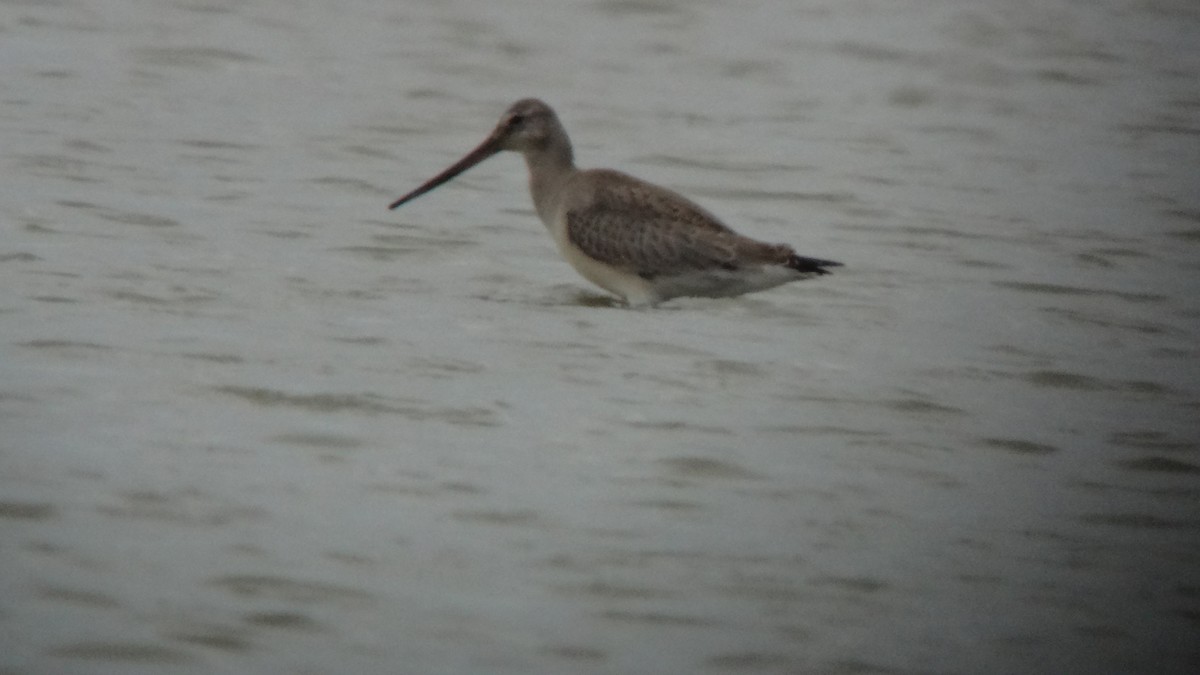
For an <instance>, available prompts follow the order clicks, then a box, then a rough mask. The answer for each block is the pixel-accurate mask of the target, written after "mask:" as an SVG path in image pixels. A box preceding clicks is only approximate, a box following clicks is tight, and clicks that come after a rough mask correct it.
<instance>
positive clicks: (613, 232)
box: [390, 99, 840, 305]
mask: <svg viewBox="0 0 1200 675" xmlns="http://www.w3.org/2000/svg"><path fill="white" fill-rule="evenodd" d="M501 150H514V151H517V152H520V153H521V154H522V155H523V156H524V157H525V161H526V164H527V165H528V166H529V176H530V180H529V183H530V191H531V193H532V195H533V201H534V206H535V207H536V209H537V212H538V216H539V217H540V218H541V220H542V222H543V223H544V224H545V225H546V228H547V229H548V230H550V233H551V235H552V236H553V237H554V240H555V242H556V243H557V244H558V247H559V250H560V251H561V252H562V254H563V257H565V258H566V259H567V261H568V262H570V263H571V265H572V266H574V267H575V269H576V270H577V271H578V272H579V273H580V274H582V275H583V276H584V277H585V278H587V279H588V280H590V281H592V282H593V283H595V284H597V285H598V286H600V287H602V288H604V289H606V290H608V291H610V292H612V293H615V294H616V295H619V296H621V297H622V298H623V299H624V300H625V301H626V302H628V303H629V304H633V305H646V304H655V303H658V302H661V301H663V300H667V299H669V298H673V297H678V296H688V295H692V296H709V297H722V296H731V295H740V294H742V293H748V292H752V291H758V290H764V289H767V288H772V287H774V286H778V285H780V284H783V283H787V282H789V281H795V280H798V279H804V278H808V277H812V276H816V275H820V274H827V273H828V270H827V269H826V268H828V267H834V266H837V265H840V263H836V262H833V261H830V260H820V259H816V258H806V257H803V256H799V255H797V254H796V252H795V251H793V250H792V248H791V247H790V246H787V245H785V244H767V243H764V242H760V241H757V240H754V239H750V238H749V237H745V236H742V235H740V234H738V233H736V232H734V231H733V230H732V229H730V228H729V227H727V226H726V225H725V224H724V223H722V222H721V221H719V220H717V218H716V217H715V216H713V215H712V214H711V213H709V212H708V211H706V210H705V209H703V208H701V207H700V206H698V205H697V204H695V203H694V202H692V201H691V200H689V199H687V198H686V197H684V196H682V195H680V194H678V193H676V192H673V191H671V190H668V189H666V188H662V187H658V186H657V185H652V184H650V183H646V182H644V181H641V180H639V179H637V178H634V177H633V176H629V175H627V174H624V173H621V172H618V171H611V170H607V169H592V170H587V171H581V170H579V169H577V168H575V164H574V157H573V153H572V150H571V141H570V139H569V138H568V137H567V133H566V130H565V129H563V127H562V124H561V123H560V122H559V121H558V117H557V116H556V115H555V114H554V111H553V110H551V108H550V107H549V106H547V105H546V104H545V103H542V102H541V101H539V100H537V99H523V100H521V101H517V102H516V103H514V104H513V105H512V106H511V107H510V108H509V109H508V111H507V112H505V114H504V116H503V117H502V118H501V119H500V123H499V125H497V127H496V129H495V130H494V131H493V132H492V133H491V135H490V136H488V138H487V139H486V140H485V141H484V142H483V143H482V144H481V145H480V146H479V147H477V148H476V149H475V150H473V151H471V152H470V153H468V154H467V155H466V156H465V157H463V158H462V159H461V160H459V161H458V162H456V163H455V164H453V165H451V166H450V167H449V168H447V169H446V170H444V171H442V172H441V173H440V174H438V175H437V176H434V177H433V178H431V179H429V180H428V181H426V182H425V183H424V184H423V185H421V186H420V187H418V188H417V189H416V190H413V191H412V192H410V193H409V194H407V195H405V196H404V197H401V198H400V199H397V200H396V201H395V202H393V203H392V205H391V207H390V208H393V209H394V208H396V207H397V206H400V205H401V204H403V203H405V202H407V201H409V200H411V199H413V198H415V197H417V196H419V195H422V194H424V193H426V192H428V191H430V190H432V189H434V188H435V187H437V186H438V185H441V184H442V183H445V182H446V181H448V180H450V179H451V178H453V177H454V176H457V175H458V174H460V173H462V172H463V171H466V170H467V169H469V168H470V167H472V166H474V165H475V164H478V163H479V162H481V161H483V160H484V159H487V158H488V157H490V156H492V155H493V154H495V153H497V152H499V151H501Z"/></svg>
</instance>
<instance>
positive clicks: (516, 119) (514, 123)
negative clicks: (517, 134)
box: [508, 115, 525, 127]
mask: <svg viewBox="0 0 1200 675" xmlns="http://www.w3.org/2000/svg"><path fill="white" fill-rule="evenodd" d="M522 124H525V116H524V115H513V116H512V117H510V118H508V126H510V127H519V126H521V125H522Z"/></svg>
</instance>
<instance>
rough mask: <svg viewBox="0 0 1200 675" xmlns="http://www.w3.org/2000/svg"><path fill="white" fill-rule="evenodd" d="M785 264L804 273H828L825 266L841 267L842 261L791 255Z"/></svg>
mask: <svg viewBox="0 0 1200 675" xmlns="http://www.w3.org/2000/svg"><path fill="white" fill-rule="evenodd" d="M787 266H788V267H790V268H792V269H794V270H796V271H797V272H804V273H806V274H829V270H827V269H825V268H826V267H841V266H842V263H840V262H834V261H833V260H821V259H819V258H805V257H804V256H802V255H794V254H793V255H792V256H791V257H790V258H788V261H787Z"/></svg>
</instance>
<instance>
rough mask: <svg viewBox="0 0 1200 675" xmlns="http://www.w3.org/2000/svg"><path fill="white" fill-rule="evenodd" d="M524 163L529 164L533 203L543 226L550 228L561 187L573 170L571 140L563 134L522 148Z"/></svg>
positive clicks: (573, 159)
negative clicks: (529, 148)
mask: <svg viewBox="0 0 1200 675" xmlns="http://www.w3.org/2000/svg"><path fill="white" fill-rule="evenodd" d="M525 164H526V165H527V166H528V167H529V192H530V194H531V195H532V196H533V206H534V208H536V209H537V213H538V217H539V218H541V220H542V222H543V223H544V224H545V225H546V227H547V228H551V229H553V226H554V217H555V215H556V214H557V212H558V204H559V201H560V196H561V193H562V188H563V186H564V185H565V184H566V182H567V181H568V180H570V179H571V176H573V175H575V172H576V171H577V169H576V168H575V158H574V155H573V153H572V152H571V142H570V141H569V140H567V138H566V136H565V135H564V136H563V137H562V138H559V139H555V140H554V142H551V143H548V144H547V145H546V146H545V147H543V148H538V149H536V150H533V151H530V152H526V153H525Z"/></svg>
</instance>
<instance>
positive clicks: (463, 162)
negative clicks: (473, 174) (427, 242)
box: [388, 132, 501, 209]
mask: <svg viewBox="0 0 1200 675" xmlns="http://www.w3.org/2000/svg"><path fill="white" fill-rule="evenodd" d="M500 139H501V136H500V134H499V133H497V132H493V133H492V135H491V136H488V137H487V140H485V141H484V142H483V143H480V144H479V147H477V148H475V149H474V150H472V151H471V152H468V153H467V155H466V156H465V157H463V158H462V159H460V160H458V161H457V162H455V163H454V164H452V165H450V166H449V167H447V168H446V170H445V171H443V172H441V173H439V174H438V175H436V176H434V177H433V178H430V179H429V180H427V181H425V183H424V184H423V185H422V186H421V187H419V188H417V189H416V190H413V191H412V192H410V193H408V194H406V195H404V196H403V197H401V198H399V199H397V200H396V201H394V202H392V203H391V205H390V206H388V208H389V209H394V208H396V207H397V206H400V205H401V204H404V203H405V202H408V201H411V200H413V199H416V198H417V197H420V196H421V195H423V194H425V193H426V192H429V191H430V190H432V189H434V188H435V187H437V186H439V185H441V184H442V183H445V182H446V181H448V180H450V179H451V178H454V177H455V176H457V175H458V174H460V173H462V172H464V171H466V170H467V169H469V168H471V167H473V166H475V165H476V164H478V163H480V162H482V161H483V160H485V159H487V158H488V157H491V156H492V155H494V154H496V153H497V152H500Z"/></svg>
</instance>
